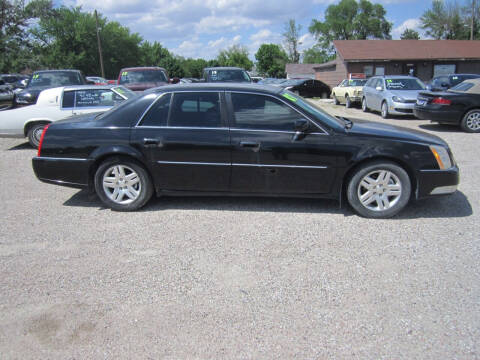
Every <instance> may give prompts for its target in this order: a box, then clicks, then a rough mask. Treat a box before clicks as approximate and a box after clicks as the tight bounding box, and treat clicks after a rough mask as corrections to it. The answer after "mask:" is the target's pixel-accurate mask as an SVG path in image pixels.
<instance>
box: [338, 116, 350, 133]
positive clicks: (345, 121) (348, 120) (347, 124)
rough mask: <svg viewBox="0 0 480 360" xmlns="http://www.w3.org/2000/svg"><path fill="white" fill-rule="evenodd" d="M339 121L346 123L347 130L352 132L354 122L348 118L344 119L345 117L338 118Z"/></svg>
mask: <svg viewBox="0 0 480 360" xmlns="http://www.w3.org/2000/svg"><path fill="white" fill-rule="evenodd" d="M337 119H340V120H342V121H343V122H344V123H345V129H347V130H350V129H351V128H352V126H353V121H352V120H350V119H347V118H344V117H343V116H337Z"/></svg>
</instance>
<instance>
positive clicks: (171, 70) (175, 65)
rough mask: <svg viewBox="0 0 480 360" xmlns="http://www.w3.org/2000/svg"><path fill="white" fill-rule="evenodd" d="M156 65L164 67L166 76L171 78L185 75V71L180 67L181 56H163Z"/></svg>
mask: <svg viewBox="0 0 480 360" xmlns="http://www.w3.org/2000/svg"><path fill="white" fill-rule="evenodd" d="M158 65H159V66H161V67H163V68H165V69H166V70H167V73H168V76H170V77H171V78H173V77H178V78H182V77H184V76H185V71H184V70H183V67H182V58H179V57H176V56H172V55H170V56H168V57H166V58H163V59H162V60H161V61H160V63H159V64H158Z"/></svg>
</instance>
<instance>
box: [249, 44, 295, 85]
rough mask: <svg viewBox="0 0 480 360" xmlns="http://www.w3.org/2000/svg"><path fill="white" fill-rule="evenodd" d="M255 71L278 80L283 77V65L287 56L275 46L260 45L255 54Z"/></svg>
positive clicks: (286, 60)
mask: <svg viewBox="0 0 480 360" xmlns="http://www.w3.org/2000/svg"><path fill="white" fill-rule="evenodd" d="M255 59H257V70H258V72H259V73H260V74H262V75H267V76H268V77H274V78H280V77H284V76H285V64H286V63H287V62H288V56H287V54H286V53H285V51H284V50H283V49H282V48H281V47H280V46H279V45H277V44H262V45H261V46H260V47H259V48H258V51H257V53H256V54H255Z"/></svg>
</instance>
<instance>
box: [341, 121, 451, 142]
mask: <svg viewBox="0 0 480 360" xmlns="http://www.w3.org/2000/svg"><path fill="white" fill-rule="evenodd" d="M351 120H352V121H353V126H352V128H351V129H349V130H348V133H349V134H357V135H365V136H375V137H382V138H391V139H399V140H405V141H415V142H421V143H427V144H437V145H443V146H447V147H448V145H447V143H446V142H445V141H444V140H442V139H441V138H439V137H438V136H435V135H431V134H428V133H426V132H423V131H418V130H411V129H407V128H402V127H400V126H395V125H390V124H384V123H378V122H373V121H366V120H360V119H351Z"/></svg>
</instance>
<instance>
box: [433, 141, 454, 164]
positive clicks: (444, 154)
mask: <svg viewBox="0 0 480 360" xmlns="http://www.w3.org/2000/svg"><path fill="white" fill-rule="evenodd" d="M430 150H431V151H432V154H433V156H434V157H435V160H437V163H438V167H439V168H440V169H441V170H445V169H450V168H451V167H452V160H451V159H450V155H448V150H447V149H446V148H444V147H443V146H437V145H430Z"/></svg>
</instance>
